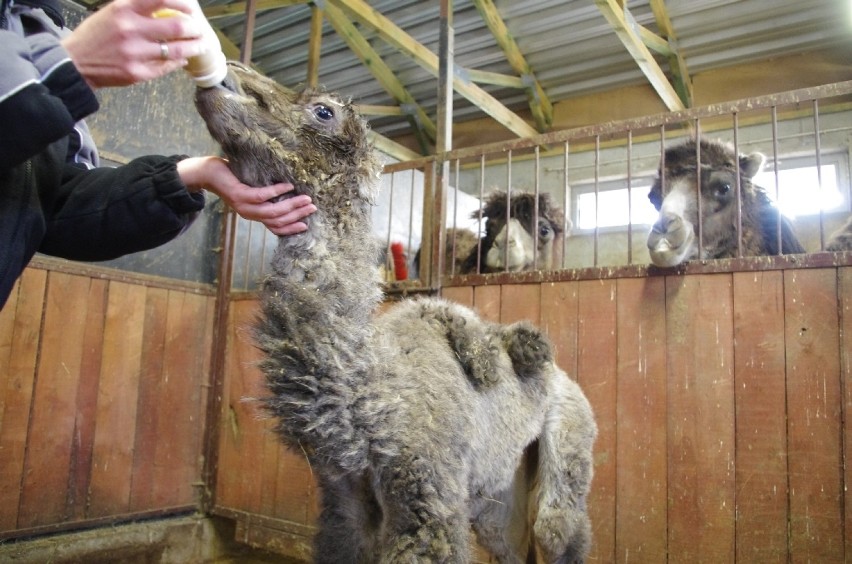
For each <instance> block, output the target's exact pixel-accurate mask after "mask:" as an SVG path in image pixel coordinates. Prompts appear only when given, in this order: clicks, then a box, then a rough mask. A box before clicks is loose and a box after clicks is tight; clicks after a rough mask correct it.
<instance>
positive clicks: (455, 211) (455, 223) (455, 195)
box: [449, 159, 459, 274]
mask: <svg viewBox="0 0 852 564" xmlns="http://www.w3.org/2000/svg"><path fill="white" fill-rule="evenodd" d="M453 198H454V199H453V241H452V251H451V253H452V256H451V258H452V261H451V264H450V268H449V271H450V274H455V273H456V240H457V239H458V238H457V237H456V236H455V231H456V230H457V229H458V216H459V159H456V166H455V182H454V183H453Z"/></svg>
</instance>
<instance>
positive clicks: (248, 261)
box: [242, 220, 254, 290]
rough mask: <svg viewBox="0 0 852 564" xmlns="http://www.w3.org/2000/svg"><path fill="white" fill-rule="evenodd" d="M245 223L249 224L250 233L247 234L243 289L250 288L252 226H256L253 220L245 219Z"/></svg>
mask: <svg viewBox="0 0 852 564" xmlns="http://www.w3.org/2000/svg"><path fill="white" fill-rule="evenodd" d="M243 223H244V224H248V234H247V235H246V251H245V254H246V257H245V261H243V262H244V264H243V268H244V269H245V272H243V288H242V289H243V290H248V285H249V271H250V270H251V255H252V246H251V237H252V228H253V227H254V221H251V220H243Z"/></svg>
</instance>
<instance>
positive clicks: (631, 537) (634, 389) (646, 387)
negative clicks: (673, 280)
mask: <svg viewBox="0 0 852 564" xmlns="http://www.w3.org/2000/svg"><path fill="white" fill-rule="evenodd" d="M665 298H666V295H665V279H664V278H662V277H657V278H624V279H621V280H618V306H617V307H618V311H617V316H618V318H617V327H618V335H617V341H618V389H617V392H616V393H617V396H618V409H617V413H616V421H617V429H616V453H615V460H616V462H617V464H616V482H617V486H618V487H617V493H616V508H615V513H616V514H615V541H616V542H615V551H614V554H608V555H607V556H608V557H607V558H605V559H604V560H605V561H609V562H630V561H633V560H639V561H642V562H665V561H666V549H667V538H666V530H667V513H666V499H667V490H668V476H667V466H666V462H667V456H666V444H667V437H666V420H667V412H666V378H665V374H666V315H665V312H666V303H665Z"/></svg>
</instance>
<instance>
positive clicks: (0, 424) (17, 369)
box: [0, 268, 47, 531]
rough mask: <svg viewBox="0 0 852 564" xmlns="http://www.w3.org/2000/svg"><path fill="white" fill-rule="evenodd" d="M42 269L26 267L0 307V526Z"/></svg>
mask: <svg viewBox="0 0 852 564" xmlns="http://www.w3.org/2000/svg"><path fill="white" fill-rule="evenodd" d="M46 284H47V272H46V271H44V270H35V269H31V268H30V269H26V270H24V273H23V274H22V275H21V277H20V278H19V279H18V281H17V282H16V283H15V288H14V289H13V290H12V295H11V296H10V297H9V301H8V302H7V303H6V305H5V306H4V307H3V309H2V311H0V460H2V463H0V531H9V530H12V529H15V527H16V524H17V521H18V507H19V505H20V504H19V502H20V496H21V487H22V479H23V472H24V453H25V449H26V444H27V434H28V423H29V417H30V409H31V407H32V403H31V402H32V397H33V389H34V385H35V376H36V362H37V358H38V351H39V343H40V341H41V318H42V312H43V310H44V291H45V286H46Z"/></svg>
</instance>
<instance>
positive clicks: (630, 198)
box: [627, 129, 633, 264]
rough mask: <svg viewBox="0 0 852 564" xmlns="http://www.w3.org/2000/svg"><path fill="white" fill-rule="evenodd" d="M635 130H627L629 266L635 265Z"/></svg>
mask: <svg viewBox="0 0 852 564" xmlns="http://www.w3.org/2000/svg"><path fill="white" fill-rule="evenodd" d="M632 169H633V130H632V129H628V130H627V264H633V170H632Z"/></svg>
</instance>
